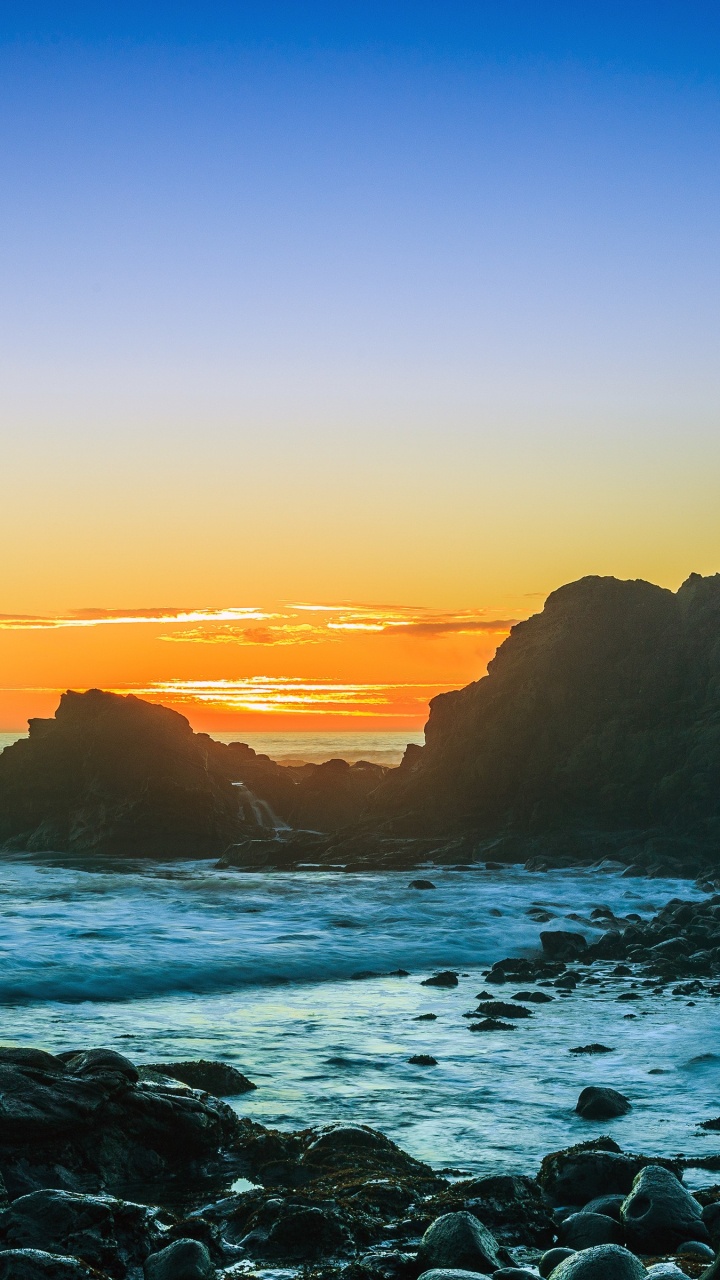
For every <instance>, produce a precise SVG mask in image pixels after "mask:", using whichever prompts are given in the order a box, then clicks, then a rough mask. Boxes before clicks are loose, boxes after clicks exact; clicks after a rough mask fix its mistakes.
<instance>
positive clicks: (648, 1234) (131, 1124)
mask: <svg viewBox="0 0 720 1280" xmlns="http://www.w3.org/2000/svg"><path fill="white" fill-rule="evenodd" d="M170 1065H171V1064H165V1066H166V1067H168V1068H169V1066H170ZM176 1065H177V1066H181V1067H184V1068H187V1067H188V1066H189V1065H190V1064H187V1063H185V1064H176ZM197 1065H198V1070H199V1072H200V1074H201V1075H203V1076H205V1077H207V1075H208V1068H209V1067H211V1066H217V1067H218V1068H220V1067H222V1064H210V1063H201V1064H197ZM156 1066H157V1064H156ZM185 1074H190V1073H189V1072H188V1071H186V1072H185ZM0 1076H1V1078H0V1122H1V1123H0V1173H2V1176H3V1179H4V1187H5V1188H6V1190H5V1192H4V1205H3V1206H2V1207H0V1280H2V1277H8V1278H9V1280H221V1278H222V1277H225V1278H226V1280H230V1277H231V1276H237V1275H238V1274H240V1273H243V1274H244V1273H246V1272H247V1271H248V1270H250V1271H251V1272H252V1271H253V1270H257V1269H264V1268H268V1267H270V1268H273V1269H278V1268H280V1269H281V1270H282V1271H283V1274H286V1275H288V1276H291V1275H297V1276H298V1277H300V1276H301V1275H303V1274H308V1270H309V1269H314V1271H315V1272H316V1273H317V1274H318V1275H322V1277H323V1278H324V1280H418V1277H420V1276H421V1275H422V1276H424V1277H426V1280H472V1278H473V1277H475V1278H477V1277H479V1276H485V1275H492V1276H493V1277H494V1278H495V1280H538V1274H539V1275H540V1276H543V1277H547V1276H552V1277H553V1280H601V1278H602V1280H615V1278H616V1277H617V1280H640V1277H642V1276H645V1275H647V1274H648V1272H647V1271H646V1269H645V1266H644V1262H643V1260H645V1261H647V1260H649V1259H657V1258H658V1257H665V1258H666V1262H665V1264H664V1265H665V1266H666V1267H668V1266H677V1264H678V1263H682V1264H683V1266H686V1265H687V1264H688V1262H690V1263H692V1265H693V1266H695V1267H696V1268H697V1265H698V1264H701V1263H702V1262H703V1261H705V1260H711V1259H712V1256H713V1254H712V1247H711V1246H717V1244H718V1243H720V1240H719V1237H720V1188H715V1189H714V1191H711V1192H704V1193H702V1195H700V1194H698V1196H693V1195H691V1194H690V1193H689V1192H688V1191H687V1189H686V1188H685V1187H684V1186H683V1184H682V1182H681V1180H680V1176H679V1173H678V1170H677V1168H676V1167H674V1166H673V1165H672V1162H667V1161H666V1162H658V1161H657V1160H652V1159H650V1158H649V1157H642V1156H631V1155H627V1154H625V1153H623V1152H622V1151H621V1150H620V1148H619V1147H618V1146H617V1144H615V1143H613V1142H612V1141H611V1140H610V1139H598V1140H595V1141H593V1142H589V1143H584V1144H582V1145H581V1146H579V1147H575V1148H570V1149H568V1150H566V1151H559V1152H555V1153H554V1154H552V1155H550V1156H548V1157H546V1159H545V1161H544V1162H543V1165H542V1168H541V1170H540V1172H539V1174H538V1176H537V1178H533V1177H528V1176H525V1177H520V1176H515V1177H511V1176H503V1177H487V1178H478V1179H470V1180H464V1181H455V1182H449V1181H447V1180H446V1179H445V1178H443V1177H441V1176H440V1175H438V1174H437V1173H435V1172H433V1170H432V1169H430V1168H429V1167H428V1166H427V1165H424V1164H422V1163H421V1162H420V1161H417V1160H415V1159H413V1158H412V1157H411V1156H409V1155H407V1154H406V1153H405V1152H404V1151H402V1150H401V1149H400V1148H399V1147H398V1146H396V1144H395V1143H393V1142H391V1141H390V1140H389V1139H388V1138H386V1137H384V1136H383V1135H382V1134H380V1133H377V1132H376V1131H374V1130H372V1129H369V1128H367V1127H365V1126H348V1125H338V1126H325V1127H323V1128H321V1129H305V1130H301V1131H299V1132H294V1133H287V1132H280V1131H276V1130H271V1129H267V1128H264V1127H263V1126H262V1125H258V1124H253V1123H251V1122H250V1121H248V1120H242V1119H240V1118H239V1117H238V1116H237V1115H236V1114H235V1113H234V1112H233V1111H231V1110H230V1108H229V1107H227V1106H226V1105H225V1104H224V1103H223V1102H222V1101H220V1100H219V1099H218V1098H213V1097H212V1096H211V1095H209V1094H208V1093H206V1092H202V1091H199V1090H196V1089H192V1088H188V1087H186V1086H182V1085H180V1084H179V1083H178V1084H176V1085H173V1084H172V1083H171V1082H170V1080H169V1077H167V1076H162V1075H160V1074H159V1073H158V1071H157V1070H152V1069H150V1068H142V1067H141V1068H137V1067H135V1066H134V1065H133V1064H132V1063H131V1062H129V1061H128V1059H126V1058H124V1057H123V1056H122V1055H120V1054H117V1053H115V1052H113V1051H110V1050H94V1051H88V1052H72V1051H68V1052H67V1053H65V1054H58V1055H51V1054H47V1053H44V1052H43V1051H41V1050H37V1049H16V1050H11V1049H5V1050H0ZM217 1079H218V1080H219V1081H223V1080H224V1079H225V1078H224V1077H223V1075H222V1072H221V1071H219V1072H218V1074H217ZM225 1082H226V1083H227V1080H225ZM230 1083H232V1081H231V1082H230ZM238 1174H240V1175H241V1176H242V1177H244V1178H245V1179H247V1180H248V1181H249V1182H250V1183H251V1184H252V1185H251V1186H250V1188H249V1189H248V1190H245V1191H240V1192H235V1193H233V1192H232V1191H231V1190H229V1189H228V1188H229V1187H230V1184H231V1182H232V1180H233V1178H235V1177H237V1176H238ZM131 1191H132V1192H133V1193H134V1194H130V1192H131ZM668 1255H672V1262H671V1261H670V1260H669V1259H668ZM649 1274H651V1275H655V1280H663V1276H662V1275H661V1274H660V1273H659V1272H658V1273H657V1274H655V1273H654V1272H652V1271H651V1272H650V1273H649ZM672 1274H674V1273H673V1272H669V1273H668V1275H667V1276H666V1280H671V1276H672ZM679 1274H680V1275H682V1274H684V1273H683V1272H682V1271H681V1272H680V1273H679ZM693 1274H696V1272H693Z"/></svg>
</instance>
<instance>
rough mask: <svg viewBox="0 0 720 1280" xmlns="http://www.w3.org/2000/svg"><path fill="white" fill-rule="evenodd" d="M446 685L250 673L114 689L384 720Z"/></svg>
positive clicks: (176, 700) (231, 706) (209, 703)
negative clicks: (251, 674) (363, 681)
mask: <svg viewBox="0 0 720 1280" xmlns="http://www.w3.org/2000/svg"><path fill="white" fill-rule="evenodd" d="M444 688H445V686H443V685H438V684H361V683H344V682H340V681H335V680H304V679H302V678H301V677H296V676H248V677H247V678H245V679H240V680H164V681H157V682H156V683H153V684H148V685H145V686H143V687H140V686H132V687H131V686H127V685H125V686H121V687H118V688H116V689H114V690H113V692H114V693H134V694H136V696H137V697H140V698H148V699H150V700H151V701H157V702H168V703H171V704H173V705H174V706H178V705H179V706H189V707H193V706H194V707H206V708H210V709H212V710H218V711H233V712H247V713H258V712H260V713H265V714H267V713H275V714H277V713H278V712H281V713H283V714H285V715H315V716H327V715H334V716H337V715H343V716H352V717H361V718H366V717H373V718H381V719H382V718H390V717H396V716H398V715H408V714H412V715H418V714H419V713H420V712H421V711H422V710H423V709H424V708H425V707H426V706H427V703H428V700H429V698H431V697H433V695H434V694H436V693H439V692H441V691H442V690H443V689H444Z"/></svg>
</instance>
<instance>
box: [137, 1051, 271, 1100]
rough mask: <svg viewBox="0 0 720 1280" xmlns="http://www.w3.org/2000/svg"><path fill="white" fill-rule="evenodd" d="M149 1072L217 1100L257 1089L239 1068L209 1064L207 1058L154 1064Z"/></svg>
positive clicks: (221, 1063)
mask: <svg viewBox="0 0 720 1280" xmlns="http://www.w3.org/2000/svg"><path fill="white" fill-rule="evenodd" d="M147 1070H149V1071H156V1072H157V1073H158V1074H159V1075H163V1076H170V1078H171V1079H172V1080H180V1081H182V1083H183V1084H186V1085H189V1087H190V1088H191V1089H202V1090H203V1091H204V1092H205V1093H213V1094H215V1096H216V1097H217V1098H237V1097H239V1096H240V1094H242V1093H249V1092H250V1091H251V1090H252V1089H256V1088H257V1085H254V1084H253V1082H252V1080H248V1078H247V1076H244V1075H243V1073H242V1071H238V1069H237V1067H232V1066H230V1065H229V1063H227V1062H208V1061H207V1060H206V1059H205V1058H196V1059H194V1060H193V1061H191V1062H152V1063H150V1064H149V1066H148V1068H147Z"/></svg>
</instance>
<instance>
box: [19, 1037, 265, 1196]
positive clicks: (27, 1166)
mask: <svg viewBox="0 0 720 1280" xmlns="http://www.w3.org/2000/svg"><path fill="white" fill-rule="evenodd" d="M62 1056H63V1055H57V1058H56V1060H55V1061H54V1062H53V1063H52V1064H51V1066H50V1067H49V1069H48V1067H47V1066H44V1067H42V1068H41V1067H37V1066H30V1065H28V1064H27V1063H24V1062H20V1061H15V1062H11V1061H8V1060H7V1059H4V1060H3V1059H0V1167H1V1168H2V1171H3V1176H4V1179H5V1183H6V1185H7V1190H8V1193H9V1195H10V1197H11V1198H12V1199H13V1200H14V1199H16V1198H17V1197H18V1196H23V1195H25V1194H28V1193H30V1192H33V1191H38V1190H41V1189H45V1188H52V1187H61V1188H64V1189H66V1190H69V1191H78V1192H92V1193H97V1192H99V1191H111V1192H112V1191H117V1192H120V1193H122V1190H123V1188H124V1187H125V1186H126V1185H128V1184H132V1185H142V1186H147V1187H150V1186H152V1185H153V1184H154V1183H156V1182H157V1181H158V1179H162V1180H165V1181H166V1180H167V1179H168V1178H170V1179H172V1178H177V1177H178V1175H179V1172H180V1170H182V1178H183V1180H184V1182H185V1183H186V1184H187V1182H188V1181H189V1180H192V1179H193V1178H203V1177H205V1176H206V1175H208V1174H211V1173H213V1172H214V1173H217V1172H219V1171H220V1170H221V1169H222V1168H225V1167H227V1159H228V1155H229V1153H230V1152H231V1151H232V1149H233V1148H234V1145H235V1144H236V1143H237V1141H238V1139H239V1137H240V1135H241V1133H242V1132H243V1129H242V1125H243V1122H241V1121H240V1119H239V1117H238V1116H237V1115H236V1114H235V1112H234V1111H232V1109H231V1108H230V1107H229V1106H228V1105H227V1103H224V1102H221V1101H220V1100H219V1099H218V1098H213V1097H210V1096H209V1095H207V1094H202V1095H201V1094H199V1093H194V1092H192V1091H191V1090H189V1089H182V1090H181V1089H179V1088H176V1087H173V1086H171V1085H169V1084H167V1083H158V1084H148V1083H142V1082H138V1081H137V1079H136V1077H137V1074H138V1073H137V1070H136V1068H135V1067H134V1066H133V1064H132V1063H131V1062H129V1061H128V1059H127V1058H124V1057H123V1056H122V1055H121V1054H116V1053H114V1052H112V1051H111V1050H97V1051H88V1052H83V1053H68V1054H67V1055H64V1056H66V1057H67V1062H63V1061H62ZM244 1123H245V1124H247V1122H244ZM148 1199H152V1196H151V1195H149V1196H148Z"/></svg>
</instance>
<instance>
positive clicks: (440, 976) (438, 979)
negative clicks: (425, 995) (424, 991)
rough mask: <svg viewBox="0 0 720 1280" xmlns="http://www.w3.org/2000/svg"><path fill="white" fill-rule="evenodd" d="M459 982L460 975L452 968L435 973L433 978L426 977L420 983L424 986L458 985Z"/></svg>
mask: <svg viewBox="0 0 720 1280" xmlns="http://www.w3.org/2000/svg"><path fill="white" fill-rule="evenodd" d="M457 984H458V975H457V974H456V973H454V972H453V971H452V969H444V970H443V971H442V973H434V974H433V975H432V977H431V978H425V980H424V982H422V983H421V984H420V985H421V986H423V987H456V986H457Z"/></svg>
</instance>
